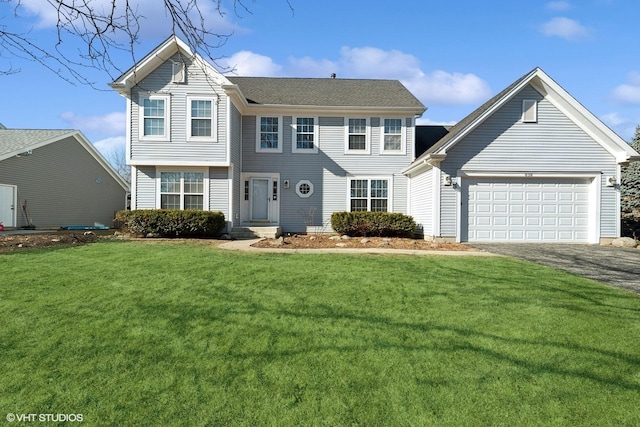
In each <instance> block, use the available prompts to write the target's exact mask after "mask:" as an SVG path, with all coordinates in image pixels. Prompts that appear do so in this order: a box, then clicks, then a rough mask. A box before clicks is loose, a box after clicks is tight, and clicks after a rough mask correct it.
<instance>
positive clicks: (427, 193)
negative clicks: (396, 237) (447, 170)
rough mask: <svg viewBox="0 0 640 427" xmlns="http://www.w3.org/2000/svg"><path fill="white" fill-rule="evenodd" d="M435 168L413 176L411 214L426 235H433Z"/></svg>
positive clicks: (410, 195)
mask: <svg viewBox="0 0 640 427" xmlns="http://www.w3.org/2000/svg"><path fill="white" fill-rule="evenodd" d="M432 177H433V169H428V170H426V171H424V172H422V173H421V174H420V175H417V176H415V177H412V178H411V179H410V181H411V185H410V187H411V191H410V194H409V197H410V205H411V210H410V214H411V216H413V219H414V220H415V222H416V225H417V226H418V227H419V228H420V229H421V230H422V232H423V233H424V235H425V236H430V235H433V178H432Z"/></svg>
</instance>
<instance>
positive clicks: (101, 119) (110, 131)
mask: <svg viewBox="0 0 640 427" xmlns="http://www.w3.org/2000/svg"><path fill="white" fill-rule="evenodd" d="M60 118H61V119H62V120H64V121H65V122H66V123H67V124H68V125H69V126H70V127H72V128H74V129H78V130H80V131H82V133H84V134H87V133H89V132H91V133H93V134H96V135H100V136H109V137H111V136H116V135H124V134H125V129H126V120H127V117H126V114H125V113H124V112H120V111H116V112H113V113H109V114H105V115H104V116H81V115H77V114H76V113H74V112H71V111H65V112H64V113H62V114H60Z"/></svg>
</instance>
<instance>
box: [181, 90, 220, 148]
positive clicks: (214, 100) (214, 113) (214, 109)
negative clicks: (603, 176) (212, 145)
mask: <svg viewBox="0 0 640 427" xmlns="http://www.w3.org/2000/svg"><path fill="white" fill-rule="evenodd" d="M191 101H209V102H211V117H208V118H209V119H210V120H211V136H193V135H192V133H191V129H192V128H191V120H192V119H203V118H206V117H192V116H191ZM217 117H218V97H216V96H207V95H187V141H207V142H215V141H217V140H218V126H217Z"/></svg>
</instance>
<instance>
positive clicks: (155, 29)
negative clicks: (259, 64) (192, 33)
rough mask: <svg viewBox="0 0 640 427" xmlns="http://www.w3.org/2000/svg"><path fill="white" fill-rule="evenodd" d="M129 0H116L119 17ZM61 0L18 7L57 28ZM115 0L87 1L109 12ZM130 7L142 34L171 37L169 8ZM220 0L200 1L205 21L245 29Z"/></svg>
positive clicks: (142, 1) (23, 1) (227, 29)
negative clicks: (218, 1) (222, 5)
mask: <svg viewBox="0 0 640 427" xmlns="http://www.w3.org/2000/svg"><path fill="white" fill-rule="evenodd" d="M125 1H126V0H115V7H116V11H115V13H114V15H115V16H121V15H123V13H124V10H125V9H124V7H125ZM57 3H59V2H55V3H54V2H50V1H48V0H20V7H19V8H18V9H17V10H18V11H19V13H24V12H26V13H27V14H28V15H31V16H34V17H35V18H36V19H37V22H36V26H37V27H38V28H50V27H55V26H56V25H57V23H58V18H59V17H58V11H57V8H56V4H57ZM113 3H114V0H92V1H91V2H87V4H90V5H91V8H92V10H94V11H102V10H103V11H109V10H110V9H111V7H112V4H113ZM128 3H129V5H130V7H131V8H132V9H133V11H134V13H135V14H136V15H137V16H138V18H139V19H140V33H139V34H138V35H139V36H141V37H143V38H147V37H148V38H158V37H160V38H162V37H168V36H169V35H170V30H171V22H170V19H169V15H168V13H167V11H166V9H165V7H158V5H159V4H161V3H159V2H158V1H157V0H133V1H132V0H129V1H128ZM216 3H217V2H199V3H198V9H199V11H200V12H201V13H202V16H203V18H204V22H206V23H207V26H208V27H209V29H212V30H213V31H214V32H215V33H217V34H223V35H228V34H231V33H232V32H234V31H235V32H239V31H243V30H242V29H241V28H240V27H238V26H237V25H235V24H234V23H233V22H231V21H230V20H229V19H228V18H227V17H228V16H235V15H234V14H233V13H226V11H225V10H222V15H221V14H220V13H219V12H218V10H217V6H216ZM74 7H78V8H80V9H83V6H82V5H80V4H78V2H76V3H75V4H74ZM196 13H197V12H196V11H195V10H194V9H192V10H191V13H190V15H191V17H192V19H193V20H194V22H199V19H200V18H198V17H197V16H196Z"/></svg>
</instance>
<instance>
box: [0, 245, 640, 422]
mask: <svg viewBox="0 0 640 427" xmlns="http://www.w3.org/2000/svg"><path fill="white" fill-rule="evenodd" d="M0 272H1V276H0V277H1V278H2V279H1V281H0V325H1V326H0V373H2V375H1V376H0V417H4V415H3V414H2V412H4V413H5V414H6V413H16V414H29V413H44V414H46V413H63V414H69V413H73V414H78V413H79V414H83V420H84V421H83V424H85V425H247V426H249V425H251V426H254V425H278V426H288V425H291V426H293V425H295V426H298V425H331V426H336V425H366V426H378V425H385V426H389V425H393V426H427V425H455V426H459V425H465V426H466V425H469V426H471V425H473V426H479V425H480V426H482V425H487V426H496V425H504V426H512V425H541V426H542V425H544V426H549V425H562V426H565V425H571V426H576V425H585V426H586V425H598V426H605V425H615V426H626V425H629V426H631V425H640V411H639V410H638V408H640V298H639V297H638V295H636V294H631V293H628V292H623V291H620V290H616V289H613V288H609V287H606V286H604V285H601V284H598V283H596V282H593V281H589V280H585V279H581V278H578V277H575V276H572V275H569V274H564V273H561V272H558V271H556V270H553V269H549V268H544V267H540V266H536V265H533V264H529V263H524V262H519V261H515V260H511V259H505V258H471V257H411V256H386V255H385V256H376V255H300V254H253V253H251V254H249V253H237V252H226V251H223V250H219V249H214V248H210V247H207V246H206V245H197V244H183V243H178V242H175V243H172V242H169V243H145V242H107V243H99V244H93V245H89V246H83V247H77V248H69V249H59V250H48V251H36V252H30V253H23V254H11V255H2V256H0ZM0 419H1V418H0Z"/></svg>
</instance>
